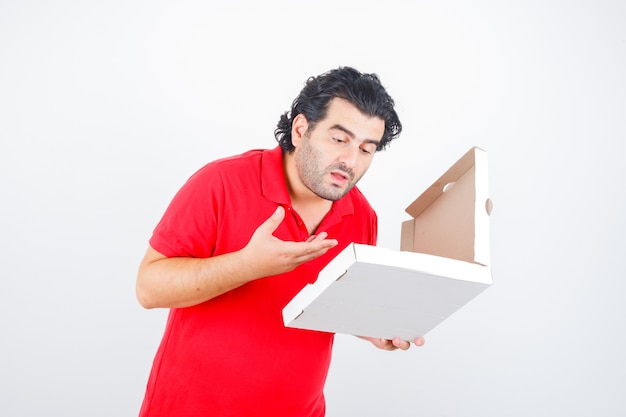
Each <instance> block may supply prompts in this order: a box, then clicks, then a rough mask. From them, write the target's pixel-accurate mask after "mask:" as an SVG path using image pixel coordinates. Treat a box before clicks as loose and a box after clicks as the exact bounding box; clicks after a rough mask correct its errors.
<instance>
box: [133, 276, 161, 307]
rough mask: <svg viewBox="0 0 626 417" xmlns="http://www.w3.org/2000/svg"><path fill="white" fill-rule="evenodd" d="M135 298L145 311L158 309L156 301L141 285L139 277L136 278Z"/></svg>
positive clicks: (147, 289) (143, 285)
mask: <svg viewBox="0 0 626 417" xmlns="http://www.w3.org/2000/svg"><path fill="white" fill-rule="evenodd" d="M135 296H136V297H137V301H138V302H139V305H141V306H142V307H143V308H145V309H147V310H150V309H153V308H157V307H158V305H157V303H156V300H155V299H154V296H153V295H152V293H151V292H150V290H149V288H147V287H146V285H145V284H143V283H142V280H141V276H138V277H137V285H136V287H135Z"/></svg>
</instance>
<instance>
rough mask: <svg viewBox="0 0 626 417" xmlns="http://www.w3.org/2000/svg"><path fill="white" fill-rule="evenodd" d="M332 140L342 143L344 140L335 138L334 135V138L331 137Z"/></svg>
mask: <svg viewBox="0 0 626 417" xmlns="http://www.w3.org/2000/svg"><path fill="white" fill-rule="evenodd" d="M333 140H334V141H335V142H338V143H344V142H345V140H343V139H342V138H335V137H334V138H333Z"/></svg>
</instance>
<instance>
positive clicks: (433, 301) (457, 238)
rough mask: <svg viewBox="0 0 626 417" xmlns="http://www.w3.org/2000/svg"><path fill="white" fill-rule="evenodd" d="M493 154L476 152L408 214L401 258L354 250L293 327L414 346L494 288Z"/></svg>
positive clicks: (311, 293)
mask: <svg viewBox="0 0 626 417" xmlns="http://www.w3.org/2000/svg"><path fill="white" fill-rule="evenodd" d="M491 209H492V203H491V200H490V199H489V190H488V172H487V153H486V152H485V151H484V150H482V149H480V148H477V147H473V148H471V149H470V150H469V151H468V152H467V153H466V154H465V155H464V156H463V157H461V158H460V159H459V160H458V161H457V162H456V163H455V164H454V165H452V167H450V169H448V170H447V171H446V172H445V173H444V174H443V175H442V176H441V177H440V178H439V179H438V180H437V181H435V182H434V183H433V184H432V185H431V186H430V187H429V188H428V189H427V190H426V191H424V192H423V193H422V194H421V195H420V196H419V197H418V198H417V199H416V200H415V201H414V202H413V203H411V205H409V207H407V209H406V212H407V213H408V214H409V215H411V217H412V218H411V219H410V220H407V221H405V222H403V224H402V233H401V242H400V251H395V250H391V249H387V248H381V247H376V246H370V245H361V244H355V243H352V244H350V245H348V246H347V247H346V248H345V249H344V250H343V251H342V252H341V253H339V255H337V256H336V257H335V258H334V259H333V260H332V261H331V262H330V263H329V264H328V265H327V266H326V267H325V268H324V269H323V270H322V271H321V272H320V274H319V276H318V278H317V280H316V281H315V282H314V283H312V284H309V285H307V286H306V287H305V288H303V289H302V290H301V291H300V292H299V293H298V294H297V295H296V296H295V297H294V298H293V299H292V300H291V301H290V302H289V304H288V305H287V306H286V307H285V308H284V309H283V320H284V323H285V325H286V326H288V327H295V328H301V329H309V330H318V331H327V332H334V333H346V334H352V335H356V336H369V337H381V338H385V339H392V338H394V337H400V338H402V339H404V340H415V339H416V338H417V337H420V336H424V335H425V334H426V333H427V332H429V331H430V330H432V329H433V328H434V327H435V326H437V325H438V324H439V323H441V322H442V321H443V320H445V319H446V318H447V317H449V316H450V315H451V314H452V313H454V312H456V311H457V310H458V309H460V308H461V307H462V306H464V305H465V304H467V303H468V302H469V301H470V300H471V299H473V298H474V297H476V296H477V295H478V294H480V293H481V292H482V291H484V290H485V289H486V288H487V287H488V286H489V285H491V284H492V282H493V281H492V276H491V269H490V267H489V261H490V259H489V256H490V249H489V215H490V213H491Z"/></svg>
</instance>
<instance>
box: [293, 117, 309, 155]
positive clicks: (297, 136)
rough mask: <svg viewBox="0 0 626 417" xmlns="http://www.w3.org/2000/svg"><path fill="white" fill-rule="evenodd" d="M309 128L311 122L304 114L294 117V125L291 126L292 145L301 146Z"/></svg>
mask: <svg viewBox="0 0 626 417" xmlns="http://www.w3.org/2000/svg"><path fill="white" fill-rule="evenodd" d="M308 128H309V121H308V120H307V119H306V116H305V115H304V114H302V113H300V114H298V115H297V116H296V117H294V119H293V123H292V124H291V143H292V144H293V146H296V147H297V146H298V145H299V144H300V141H301V140H302V137H303V136H304V134H305V133H306V131H307V129H308Z"/></svg>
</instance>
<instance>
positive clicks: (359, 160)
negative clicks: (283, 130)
mask: <svg viewBox="0 0 626 417" xmlns="http://www.w3.org/2000/svg"><path fill="white" fill-rule="evenodd" d="M305 120H306V119H305ZM305 123H306V122H305ZM384 131H385V122H384V121H383V120H382V119H380V118H378V117H369V116H366V115H364V114H363V113H361V112H360V111H359V110H358V109H357V108H356V107H355V106H354V105H352V104H351V103H350V102H348V101H346V100H343V99H338V98H335V99H333V100H332V101H331V102H330V104H329V106H328V111H327V114H326V117H325V118H324V119H323V120H320V121H319V122H318V123H317V124H316V125H315V127H314V128H313V129H311V127H310V125H308V128H307V129H306V132H305V133H304V134H303V135H301V136H299V137H292V139H293V144H294V146H295V147H296V149H295V151H294V159H295V163H296V168H297V171H298V175H299V177H300V180H301V181H302V183H303V184H304V186H305V187H306V188H308V189H309V190H310V191H312V192H313V193H314V194H316V195H317V196H319V197H321V198H323V199H325V200H331V201H335V200H338V199H340V198H341V197H343V196H344V195H345V194H346V193H347V192H348V191H350V189H352V187H354V185H355V184H356V183H357V182H358V181H359V180H360V179H361V177H362V176H363V174H365V172H366V171H367V169H368V168H369V166H370V164H371V162H372V158H373V157H374V153H375V152H376V147H377V145H378V143H379V142H380V140H381V138H382V136H383V133H384Z"/></svg>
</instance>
